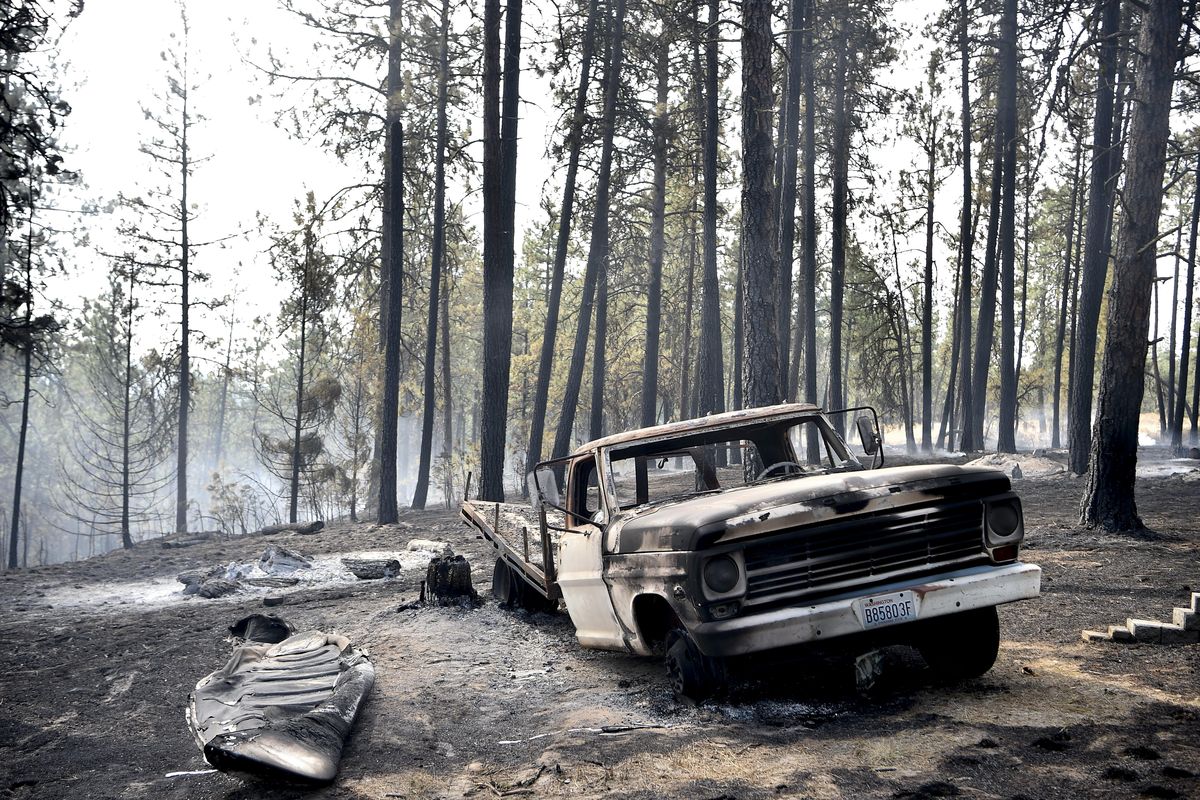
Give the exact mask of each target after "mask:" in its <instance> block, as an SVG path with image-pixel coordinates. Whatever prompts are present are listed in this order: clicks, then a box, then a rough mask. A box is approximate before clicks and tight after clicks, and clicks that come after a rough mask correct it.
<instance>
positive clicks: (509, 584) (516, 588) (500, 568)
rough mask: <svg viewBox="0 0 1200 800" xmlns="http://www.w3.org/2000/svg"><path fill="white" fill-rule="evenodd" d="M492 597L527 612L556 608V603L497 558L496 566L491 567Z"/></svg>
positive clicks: (548, 611)
mask: <svg viewBox="0 0 1200 800" xmlns="http://www.w3.org/2000/svg"><path fill="white" fill-rule="evenodd" d="M492 597H494V598H496V602H497V603H499V604H500V605H504V606H508V607H509V608H520V609H523V610H525V611H529V612H531V613H532V612H536V611H542V612H545V613H550V612H553V611H555V610H556V609H557V608H558V603H552V602H550V601H549V600H547V599H546V598H545V597H542V596H541V595H540V594H538V592H537V590H535V589H534V588H533V587H532V586H530V585H529V584H528V583H526V582H525V581H524V580H523V579H522V578H521V576H519V575H516V574H515V573H514V572H513V568H512V567H510V566H509V565H508V564H506V563H505V562H504V559H502V558H497V559H496V566H495V567H494V568H493V569H492Z"/></svg>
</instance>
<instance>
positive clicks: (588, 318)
mask: <svg viewBox="0 0 1200 800" xmlns="http://www.w3.org/2000/svg"><path fill="white" fill-rule="evenodd" d="M624 34H625V0H617V7H616V14H615V18H614V19H613V22H612V29H611V34H610V35H611V37H612V50H611V54H610V56H609V64H608V70H607V77H606V78H605V81H606V84H605V89H604V112H603V116H602V118H601V129H602V133H601V137H602V141H601V147H600V172H599V174H598V175H597V176H596V200H595V208H594V210H593V217H592V233H591V239H590V241H589V243H588V260H587V267H586V268H585V270H584V275H583V299H582V301H581V303H580V307H579V319H578V320H577V321H576V325H575V342H574V346H573V347H572V349H571V363H570V365H569V367H568V369H567V385H566V391H565V392H564V396H563V403H562V412H561V414H560V416H559V418H558V430H556V431H555V434H554V450H553V454H554V455H556V456H559V455H566V454H567V453H568V452H569V451H570V447H571V436H572V432H573V430H574V428H575V414H576V411H577V410H578V406H579V391H580V388H581V384H582V382H583V368H584V362H585V361H586V352H587V339H588V328H590V327H591V322H592V306H593V304H594V302H595V295H596V280H597V276H598V275H599V274H600V272H601V271H602V270H604V269H605V265H606V264H607V263H608V252H609V242H608V210H609V201H610V195H611V189H612V155H613V131H614V129H615V128H616V115H617V91H618V89H619V88H620V84H621V64H622V61H623V56H624V44H625V41H624V40H625V35H624Z"/></svg>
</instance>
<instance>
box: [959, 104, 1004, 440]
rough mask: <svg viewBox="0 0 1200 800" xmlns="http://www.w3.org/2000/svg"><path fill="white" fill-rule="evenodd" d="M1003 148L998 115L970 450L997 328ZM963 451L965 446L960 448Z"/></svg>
mask: <svg viewBox="0 0 1200 800" xmlns="http://www.w3.org/2000/svg"><path fill="white" fill-rule="evenodd" d="M1003 152H1004V145H1003V139H1002V134H1001V129H1000V114H999V113H997V114H996V120H995V125H994V130H993V136H992V180H991V196H990V200H989V206H988V234H987V244H986V245H985V248H984V253H983V272H982V273H981V275H980V277H979V320H978V323H977V325H976V328H975V357H974V359H973V361H974V364H973V368H974V373H973V374H972V375H971V393H972V396H971V417H970V419H969V421H968V422H969V424H967V425H966V429H967V430H968V431H969V432H970V438H971V442H972V447H973V448H975V449H979V450H982V449H984V447H985V436H984V433H983V431H984V416H985V412H986V410H987V388H988V373H989V372H990V371H991V366H992V343H993V339H994V338H995V329H996V288H997V286H996V284H997V282H998V279H999V274H998V273H999V269H998V267H997V264H996V256H997V244H998V242H999V239H1000V216H1001V204H1002V203H1001V201H1002V198H1003V189H1002V187H1003V183H1004V157H1003ZM963 448H964V449H966V445H965V444H964V445H963Z"/></svg>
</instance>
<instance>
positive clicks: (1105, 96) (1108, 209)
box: [1067, 0, 1121, 475]
mask: <svg viewBox="0 0 1200 800" xmlns="http://www.w3.org/2000/svg"><path fill="white" fill-rule="evenodd" d="M1096 12H1097V14H1098V15H1099V17H1100V32H1099V39H1100V54H1099V58H1098V74H1097V79H1096V111H1095V122H1094V124H1093V129H1092V180H1091V184H1090V185H1089V187H1088V206H1087V230H1086V232H1085V238H1084V245H1083V267H1082V269H1081V273H1082V274H1081V275H1080V288H1079V300H1078V304H1079V307H1078V312H1077V313H1078V319H1077V321H1076V327H1075V337H1074V341H1073V342H1072V344H1073V348H1072V353H1071V393H1070V407H1069V409H1068V410H1067V430H1068V434H1069V436H1068V443H1069V445H1068V446H1069V447H1070V448H1071V454H1070V461H1069V466H1070V469H1071V471H1072V472H1074V473H1076V474H1078V475H1082V474H1083V473H1084V472H1087V469H1088V454H1089V452H1090V450H1091V444H1092V385H1093V380H1094V374H1095V369H1096V336H1097V326H1098V325H1099V322H1100V304H1101V301H1102V299H1103V294H1104V283H1105V280H1106V279H1107V276H1108V258H1109V251H1108V247H1107V244H1108V241H1109V235H1110V234H1109V225H1110V224H1111V222H1112V204H1113V193H1114V191H1115V189H1116V175H1117V165H1118V163H1119V158H1120V154H1119V152H1118V151H1117V148H1116V147H1115V146H1114V136H1113V101H1114V95H1115V92H1116V86H1115V82H1116V73H1117V37H1118V36H1119V34H1120V30H1121V2H1120V0H1098V2H1097V4H1096Z"/></svg>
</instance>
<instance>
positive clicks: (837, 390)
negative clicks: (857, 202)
mask: <svg viewBox="0 0 1200 800" xmlns="http://www.w3.org/2000/svg"><path fill="white" fill-rule="evenodd" d="M844 13H847V12H843V14H844ZM838 28H839V31H840V33H839V36H838V40H837V43H836V45H835V47H836V48H837V59H836V66H835V68H834V75H833V142H832V147H833V163H832V165H831V167H830V169H831V171H832V182H833V213H832V218H831V220H830V222H831V224H832V226H833V230H832V245H833V247H832V252H831V253H830V261H831V265H830V275H829V406H830V408H831V409H834V410H836V409H840V408H842V407H843V406H845V404H846V400H845V392H844V389H843V386H842V380H843V376H842V310H843V309H842V303H843V294H844V292H845V282H846V212H847V200H848V198H847V194H848V192H849V170H850V165H849V160H850V120H849V118H848V115H849V112H848V109H847V108H846V105H847V103H846V81H847V75H846V72H847V69H848V65H847V55H846V48H847V47H849V42H848V41H847V38H846V20H845V19H844V18H843V19H841V20H840V24H839V25H838ZM833 426H834V428H835V429H836V430H837V432H838V434H839V435H844V434H845V432H846V431H845V423H844V421H843V419H842V416H841V415H838V416H837V417H835V418H834V420H833Z"/></svg>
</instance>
